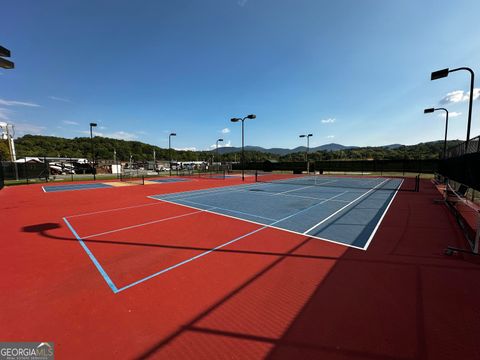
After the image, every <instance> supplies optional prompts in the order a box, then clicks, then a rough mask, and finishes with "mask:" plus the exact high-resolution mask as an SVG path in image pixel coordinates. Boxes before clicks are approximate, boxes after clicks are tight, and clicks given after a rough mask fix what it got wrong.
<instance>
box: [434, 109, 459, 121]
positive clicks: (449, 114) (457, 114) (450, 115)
mask: <svg viewBox="0 0 480 360" xmlns="http://www.w3.org/2000/svg"><path fill="white" fill-rule="evenodd" d="M460 115H462V113H461V112H456V111H449V112H448V117H449V118H454V117H458V116H460ZM438 117H441V118H442V119H445V113H444V112H442V113H440V114H438Z"/></svg>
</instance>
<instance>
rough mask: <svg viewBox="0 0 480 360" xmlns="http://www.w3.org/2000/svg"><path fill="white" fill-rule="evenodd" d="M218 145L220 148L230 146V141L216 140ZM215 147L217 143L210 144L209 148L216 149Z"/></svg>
mask: <svg viewBox="0 0 480 360" xmlns="http://www.w3.org/2000/svg"><path fill="white" fill-rule="evenodd" d="M218 147H219V148H221V147H232V142H231V141H230V140H228V141H227V142H221V141H219V142H218ZM216 148H217V144H212V145H210V149H216Z"/></svg>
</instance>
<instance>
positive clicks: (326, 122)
mask: <svg viewBox="0 0 480 360" xmlns="http://www.w3.org/2000/svg"><path fill="white" fill-rule="evenodd" d="M320 121H321V122H322V124H333V123H334V122H335V121H336V119H334V118H328V119H322V120H320Z"/></svg>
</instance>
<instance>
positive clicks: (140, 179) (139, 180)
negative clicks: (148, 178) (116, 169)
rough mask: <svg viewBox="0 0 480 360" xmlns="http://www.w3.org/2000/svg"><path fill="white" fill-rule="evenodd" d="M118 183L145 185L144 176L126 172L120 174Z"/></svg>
mask: <svg viewBox="0 0 480 360" xmlns="http://www.w3.org/2000/svg"><path fill="white" fill-rule="evenodd" d="M120 181H121V182H125V183H129V184H134V185H145V176H144V175H143V173H141V172H139V171H128V172H124V173H122V174H120Z"/></svg>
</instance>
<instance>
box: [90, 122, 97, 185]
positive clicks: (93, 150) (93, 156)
mask: <svg viewBox="0 0 480 360" xmlns="http://www.w3.org/2000/svg"><path fill="white" fill-rule="evenodd" d="M96 126H97V124H96V123H90V142H91V143H92V166H93V180H96V172H97V170H96V169H95V146H94V144H93V131H92V128H94V127H96Z"/></svg>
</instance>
